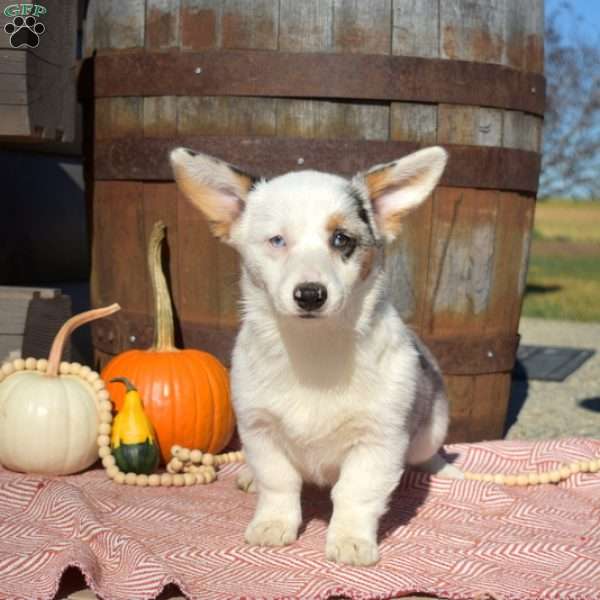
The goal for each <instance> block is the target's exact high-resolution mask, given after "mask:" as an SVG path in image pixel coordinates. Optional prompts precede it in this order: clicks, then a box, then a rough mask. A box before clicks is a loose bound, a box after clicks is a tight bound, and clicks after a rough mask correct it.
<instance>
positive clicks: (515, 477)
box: [465, 458, 600, 486]
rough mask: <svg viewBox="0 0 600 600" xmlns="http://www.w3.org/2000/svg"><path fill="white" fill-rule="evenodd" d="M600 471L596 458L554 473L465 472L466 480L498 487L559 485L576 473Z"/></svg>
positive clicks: (563, 466)
mask: <svg viewBox="0 0 600 600" xmlns="http://www.w3.org/2000/svg"><path fill="white" fill-rule="evenodd" d="M598 471H600V459H598V458H596V459H593V460H583V461H579V462H573V463H570V464H567V465H561V466H560V467H559V468H558V469H553V470H552V471H542V472H534V473H517V474H503V473H472V472H471V471H465V479H470V480H473V481H484V482H486V483H496V484H498V485H508V486H527V485H539V484H546V483H559V482H560V481H564V480H565V479H567V478H568V477H570V476H571V475H574V474H575V473H597V472H598Z"/></svg>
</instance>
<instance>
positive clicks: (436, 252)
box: [424, 187, 498, 334]
mask: <svg viewBox="0 0 600 600" xmlns="http://www.w3.org/2000/svg"><path fill="white" fill-rule="evenodd" d="M497 195H498V192H496V191H487V190H474V189H470V188H464V189H460V188H457V189H448V188H444V187H441V188H438V189H437V191H436V194H435V199H434V204H433V215H432V222H433V226H432V232H431V250H430V257H431V258H430V262H429V279H428V283H427V296H426V298H427V313H428V314H426V315H425V316H424V330H425V331H426V332H427V334H443V333H449V334H450V333H452V332H454V331H461V333H469V332H480V331H482V330H483V329H484V326H485V324H486V322H487V320H488V318H489V309H490V300H491V292H492V280H493V275H494V271H493V267H494V250H495V220H496V214H497V210H498V203H497Z"/></svg>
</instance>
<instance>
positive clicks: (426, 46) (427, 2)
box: [392, 0, 440, 58]
mask: <svg viewBox="0 0 600 600" xmlns="http://www.w3.org/2000/svg"><path fill="white" fill-rule="evenodd" d="M438 27H439V0H394V4H393V30H392V54H400V55H403V56H422V57H426V58H437V57H439V55H440V47H439V39H440V36H439V29H438Z"/></svg>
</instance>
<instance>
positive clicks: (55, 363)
mask: <svg viewBox="0 0 600 600" xmlns="http://www.w3.org/2000/svg"><path fill="white" fill-rule="evenodd" d="M118 310H121V307H120V306H119V305H118V304H117V303H116V302H115V304H111V305H110V306H105V307H104V308H95V309H93V310H87V311H85V312H82V313H79V314H78V315H75V316H73V317H71V318H70V319H69V320H68V321H66V322H65V323H63V325H62V327H61V328H60V329H59V330H58V333H57V334H56V337H55V338H54V341H53V342H52V347H51V348H50V355H49V356H48V368H47V369H46V375H49V376H50V377H57V376H58V367H59V365H60V359H61V358H62V354H63V350H64V349H65V343H66V341H67V339H68V338H69V336H70V335H71V334H72V333H73V331H74V330H75V329H77V328H78V327H79V326H81V325H85V323H88V322H89V321H95V320H96V319H102V318H103V317H108V316H109V315H112V314H113V313H116V312H117V311H118Z"/></svg>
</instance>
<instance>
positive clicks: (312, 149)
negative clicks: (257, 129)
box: [94, 136, 540, 193]
mask: <svg viewBox="0 0 600 600" xmlns="http://www.w3.org/2000/svg"><path fill="white" fill-rule="evenodd" d="M176 146H186V147H188V148H193V149H195V150H198V151H201V152H205V153H207V154H211V155H213V156H218V157H219V158H222V159H224V160H227V161H228V162H230V163H233V164H235V165H237V166H239V167H242V168H245V169H247V170H248V171H249V172H251V173H255V174H257V175H260V176H263V177H271V176H273V175H280V174H281V173H286V172H288V171H292V170H297V169H317V170H319V171H328V172H332V173H338V174H340V175H353V174H354V173H356V172H358V171H361V170H363V169H366V168H368V167H370V166H372V165H374V164H378V163H384V162H387V161H392V160H395V159H397V158H399V157H401V156H404V155H406V154H409V153H410V152H413V151H414V150H417V149H418V148H419V145H418V144H414V143H411V142H395V141H389V142H386V141H372V140H311V139H300V138H277V137H243V136H179V137H164V138H135V137H134V138H118V139H117V138H115V139H108V140H98V141H96V145H95V152H94V155H95V156H94V175H95V178H96V179H100V180H136V181H172V180H173V172H172V170H171V167H170V165H169V161H168V160H167V157H168V153H169V151H170V150H171V149H173V148H175V147H176ZM444 147H445V148H446V150H448V152H449V154H450V160H449V162H448V166H447V168H446V170H445V171H444V174H443V176H442V179H441V185H445V186H449V187H470V188H480V189H493V190H510V191H517V192H528V193H535V192H536V190H537V185H538V176H539V171H540V155H539V154H537V153H535V152H529V151H526V150H516V149H511V148H497V147H493V146H461V145H456V144H446V145H444Z"/></svg>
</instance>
